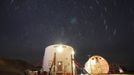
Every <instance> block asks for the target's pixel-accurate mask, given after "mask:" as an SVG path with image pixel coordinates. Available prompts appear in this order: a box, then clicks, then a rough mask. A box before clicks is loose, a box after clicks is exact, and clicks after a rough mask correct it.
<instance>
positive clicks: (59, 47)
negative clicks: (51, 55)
mask: <svg viewBox="0 0 134 75" xmlns="http://www.w3.org/2000/svg"><path fill="white" fill-rule="evenodd" d="M56 50H57V52H58V53H62V52H63V50H64V48H63V47H62V45H59V46H58V47H57V48H56Z"/></svg>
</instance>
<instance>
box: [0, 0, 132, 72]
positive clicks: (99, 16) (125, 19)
mask: <svg viewBox="0 0 134 75" xmlns="http://www.w3.org/2000/svg"><path fill="white" fill-rule="evenodd" d="M0 36H1V37H0V57H7V58H15V59H22V60H26V61H28V62H30V63H33V64H38V63H40V62H41V61H42V59H43V55H44V52H45V48H46V47H47V46H49V45H52V44H56V43H63V44H67V45H70V46H72V47H73V48H74V50H75V51H76V58H77V59H78V60H79V62H80V63H81V64H83V65H84V63H85V61H87V59H88V57H89V56H91V55H94V54H95V55H96V54H97V55H100V56H102V57H104V58H106V60H107V61H108V62H109V63H117V64H118V63H119V64H127V66H128V69H133V67H134V64H133V63H134V61H133V59H134V58H133V57H134V54H133V53H134V1H133V0H81V1H77V0H67V1H65V0H1V1H0ZM133 70H134V69H133Z"/></svg>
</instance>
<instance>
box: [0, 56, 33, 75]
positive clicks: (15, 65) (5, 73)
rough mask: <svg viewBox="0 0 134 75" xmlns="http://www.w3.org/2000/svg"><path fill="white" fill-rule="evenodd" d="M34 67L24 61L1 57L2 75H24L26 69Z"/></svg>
mask: <svg viewBox="0 0 134 75" xmlns="http://www.w3.org/2000/svg"><path fill="white" fill-rule="evenodd" d="M33 67H34V66H33V65H31V64H29V63H27V62H26V61H23V60H16V59H8V58H1V57H0V75H23V73H24V71H25V70H26V69H31V68H33Z"/></svg>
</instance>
